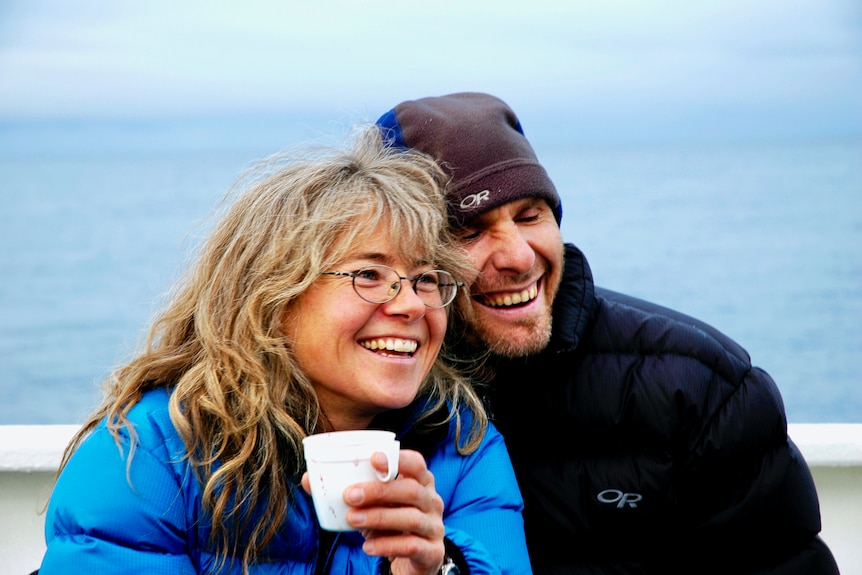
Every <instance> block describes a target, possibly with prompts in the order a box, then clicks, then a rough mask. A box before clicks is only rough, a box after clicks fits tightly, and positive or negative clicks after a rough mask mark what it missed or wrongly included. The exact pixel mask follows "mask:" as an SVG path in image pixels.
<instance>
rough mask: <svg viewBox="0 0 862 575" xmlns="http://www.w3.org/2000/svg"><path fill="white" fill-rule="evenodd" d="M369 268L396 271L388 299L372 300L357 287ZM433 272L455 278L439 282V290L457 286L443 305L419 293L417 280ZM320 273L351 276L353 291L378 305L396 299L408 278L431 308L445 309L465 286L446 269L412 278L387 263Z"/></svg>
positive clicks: (364, 299) (425, 272)
mask: <svg viewBox="0 0 862 575" xmlns="http://www.w3.org/2000/svg"><path fill="white" fill-rule="evenodd" d="M369 268H384V269H387V270H390V271H392V272H393V273H395V275H396V276H397V277H398V282H397V283H395V282H393V283H392V284H391V285H390V286H389V287H390V289H394V290H395V292H394V293H393V294H392V295H391V296H390V297H389V298H388V299H385V300H383V301H373V300H370V299H368V298H367V297H365V296H363V295H362V293H361V292H360V290H359V288H357V287H356V278H357V277H359V275H360V274H361V273H362V272H363V271H365V270H367V269H369ZM433 273H444V274H447V275H448V276H449V277H451V278H452V280H453V282H454V283H452V284H438V289H437V291H438V292H439V291H440V289H439V288H440V287H442V286H450V285H452V286H455V289H453V290H452V297H451V298H449V301H447V302H446V303H444V304H443V305H439V306H438V305H429V304H428V302H426V301H425V300H424V299H422V296H421V295H419V291H418V290H417V289H416V282H417V281H418V280H419V279H420V278H422V277H423V276H425V275H427V274H433ZM320 275H327V276H342V277H349V278H351V281H350V285H351V286H353V291H354V292H356V295H358V296H359V297H360V298H362V300H363V301H367V302H368V303H373V304H377V305H380V304H384V303H389V302H391V301H392V300H394V299H395V298H396V297H398V294H399V293H401V284H402V282H403V281H404V280H407V281H409V282H410V283H411V284H412V287H413V293H415V294H416V295H417V296H418V297H419V299H422V303H423V304H425V307H429V308H431V309H443V308H445V307H446V306H448V305H449V304H450V303H452V302H453V301H455V298H456V297H458V288H461V287H464V282H459V281H458V280H457V279H455V276H453V275H452V274H451V273H449V272H447V271H446V270H428V271H424V272H422V273H420V274H418V275H416V276H415V277H412V278H411V277H406V276H402V275H401V273H400V272H399V271H398V270H396V269H395V268H393V267H390V266H387V265H385V264H369V265H367V266H362V267H361V268H359V269H358V270H356V271H355V272H340V271H332V272H320ZM395 285H397V286H398V287H397V288H394V287H393V286H395ZM441 301H442V300H441Z"/></svg>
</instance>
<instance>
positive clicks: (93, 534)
mask: <svg viewBox="0 0 862 575" xmlns="http://www.w3.org/2000/svg"><path fill="white" fill-rule="evenodd" d="M168 398H169V395H168V392H167V391H165V390H156V391H151V392H148V393H146V394H145V395H144V397H143V398H142V399H141V401H140V402H139V403H138V404H137V405H136V406H135V407H134V408H133V409H132V410H131V412H130V414H129V420H130V422H131V423H132V424H133V425H134V427H135V430H136V431H137V433H138V443H137V444H136V446H135V449H134V455H133V457H132V458H131V464H130V462H129V444H128V438H127V437H124V445H123V452H122V453H120V450H119V449H118V447H117V445H116V443H115V442H114V438H113V437H112V436H111V434H110V433H109V432H108V430H107V429H106V427H105V426H104V423H102V424H101V425H100V426H99V427H98V428H97V429H96V430H94V432H93V433H92V435H91V436H89V437H88V438H87V439H86V440H85V441H84V442H83V443H82V444H81V446H80V447H79V448H78V450H77V451H76V452H75V454H74V455H73V456H72V458H71V459H70V461H69V463H68V465H67V466H66V467H65V468H64V469H63V472H62V474H61V475H60V477H59V478H58V481H57V484H56V486H55V488H54V492H53V494H52V496H51V500H50V503H49V506H48V512H47V518H46V522H45V535H46V539H47V544H48V549H47V552H46V554H45V557H44V559H43V562H42V566H41V568H40V571H39V573H40V575H54V574H63V575H72V574H76V573H81V574H88V575H89V574H91V573H99V574H105V573H122V574H123V575H132V574H136V573H140V574H142V575H143V574H146V575H159V574H164V575H180V574H192V573H210V572H212V571H213V570H214V567H215V566H216V558H215V556H214V554H213V553H212V550H211V548H210V547H209V546H208V543H207V542H208V540H209V535H210V527H209V525H208V522H207V519H206V516H205V514H204V512H203V510H202V507H201V486H200V484H199V482H198V481H197V480H196V479H195V478H194V476H193V474H192V473H191V469H190V467H189V465H188V464H187V462H186V461H185V460H184V458H183V456H184V454H185V452H186V448H185V444H184V443H183V441H182V439H181V438H180V436H179V434H178V433H177V431H176V429H175V428H174V426H173V424H172V423H171V420H170V416H169V414H168ZM426 457H427V458H428V466H429V469H430V470H431V471H432V472H433V473H434V480H435V486H436V489H437V492H438V493H439V494H440V496H441V497H442V498H443V502H444V505H445V511H444V516H443V520H444V524H445V525H446V537H447V538H448V539H449V540H450V541H451V542H452V543H454V544H455V545H456V546H457V547H458V549H459V550H460V551H461V552H462V553H463V555H464V558H465V559H466V561H467V563H468V564H469V568H470V575H479V574H485V573H488V574H492V573H493V574H500V573H506V574H512V575H523V574H525V573H531V570H530V564H529V559H528V556H527V550H526V545H525V542H524V530H523V521H522V516H521V512H522V506H523V503H522V499H521V495H520V493H519V491H518V486H517V483H516V480H515V477H514V473H513V471H512V467H511V463H510V461H509V456H508V454H507V453H506V449H505V445H504V443H503V440H502V438H501V437H500V435H499V433H498V432H497V430H496V429H495V428H493V427H489V430H488V433H487V434H486V436H485V438H484V440H483V441H482V444H481V446H480V447H479V449H478V450H477V451H475V452H474V453H472V454H470V455H469V456H466V457H463V456H461V455H459V454H458V453H457V451H456V450H455V446H454V428H453V426H450V429H449V433H448V437H447V438H446V439H445V440H444V441H442V442H436V445H435V446H434V447H433V449H432V450H431V451H430V453H429V455H426ZM295 494H296V497H295V503H294V504H293V505H292V507H291V508H290V509H289V511H288V517H287V519H286V521H285V523H284V524H283V525H282V528H281V530H280V531H279V533H278V535H277V536H276V538H275V539H274V540H273V541H272V542H271V544H270V545H269V547H268V548H267V553H266V554H267V556H268V557H269V559H268V560H267V561H266V562H261V563H256V564H253V565H251V566H250V569H249V573H251V574H262V573H273V574H274V573H278V574H284V575H293V574H302V575H312V574H319V573H327V574H332V575H345V574H360V573H361V574H376V573H380V563H381V560H380V558H377V557H370V556H368V555H366V554H365V553H364V552H363V551H362V548H361V545H362V541H363V539H362V537H361V535H360V534H359V533H340V534H338V535H337V537H336V539H335V542H334V544H333V545H332V548H331V550H330V552H329V567H328V569H326V570H322V571H316V569H318V567H317V562H318V559H317V558H318V544H319V542H320V530H319V528H318V526H317V519H316V517H315V514H314V507H313V505H312V503H311V499H310V497H309V496H308V495H307V494H306V493H305V491H304V490H303V489H302V488H301V487H299V488H297V489H296V490H295ZM223 572H224V573H231V574H236V573H241V568H240V565H239V564H238V563H236V564H234V565H233V566H232V567H231V568H230V569H229V570H225V571H223Z"/></svg>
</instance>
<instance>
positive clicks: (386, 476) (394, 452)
mask: <svg viewBox="0 0 862 575" xmlns="http://www.w3.org/2000/svg"><path fill="white" fill-rule="evenodd" d="M400 451H401V442H399V441H393V442H392V445H389V446H387V447H386V449H381V453H383V455H385V456H386V463H387V468H388V469H387V471H386V473H383V472H382V471H376V470H375V472H376V473H377V479H379V480H380V481H383V482H384V483H386V482H389V481H392V480H393V479H395V478H396V477H398V453H399V452H400Z"/></svg>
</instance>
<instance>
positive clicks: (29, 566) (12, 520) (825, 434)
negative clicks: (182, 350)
mask: <svg viewBox="0 0 862 575" xmlns="http://www.w3.org/2000/svg"><path fill="white" fill-rule="evenodd" d="M76 430H77V427H76V426H70V425H6V426H0V573H2V575H7V574H8V575H27V574H28V573H30V572H31V571H33V570H34V569H36V568H37V567H38V566H39V563H40V560H41V557H42V554H43V553H44V551H45V543H44V536H43V532H42V530H43V525H44V515H42V514H41V509H42V508H43V506H44V504H45V503H46V502H47V500H48V497H49V495H50V493H51V484H52V482H53V479H54V472H55V470H56V468H57V464H58V463H59V461H60V457H61V456H62V453H63V449H64V448H65V446H66V444H67V443H68V441H69V439H70V438H71V437H72V434H74V432H75V431H76ZM789 432H790V437H791V438H792V439H793V441H794V442H795V443H796V444H797V445H798V446H799V448H800V450H801V451H802V454H803V455H804V456H805V460H806V461H807V462H808V465H809V466H810V467H811V471H812V473H813V475H814V482H815V483H816V485H817V491H818V494H819V496H820V506H821V514H822V518H823V532H822V536H823V539H824V540H825V541H826V543H827V544H828V545H829V547H830V548H831V549H832V552H833V553H834V554H835V558H836V559H837V561H838V565H839V567H840V568H841V573H842V575H862V424H791V425H790V429H789Z"/></svg>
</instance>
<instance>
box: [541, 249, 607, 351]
mask: <svg viewBox="0 0 862 575" xmlns="http://www.w3.org/2000/svg"><path fill="white" fill-rule="evenodd" d="M595 308H596V289H595V285H594V284H593V272H592V270H590V264H589V263H588V262H587V258H586V257H585V256H584V254H583V252H581V250H579V249H578V248H576V247H575V246H574V245H572V244H566V245H565V268H564V269H563V279H562V281H561V282H560V290H559V291H558V292H557V297H556V299H555V300H554V310H553V313H554V323H553V330H552V334H551V342H550V344H549V345H548V348H547V350H546V351H550V352H568V351H572V350H573V349H575V348H576V347H577V346H578V344H579V343H580V342H581V339H582V337H583V335H584V331H585V330H586V329H587V324H588V322H589V320H590V318H591V317H592V315H593V311H594V310H595Z"/></svg>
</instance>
